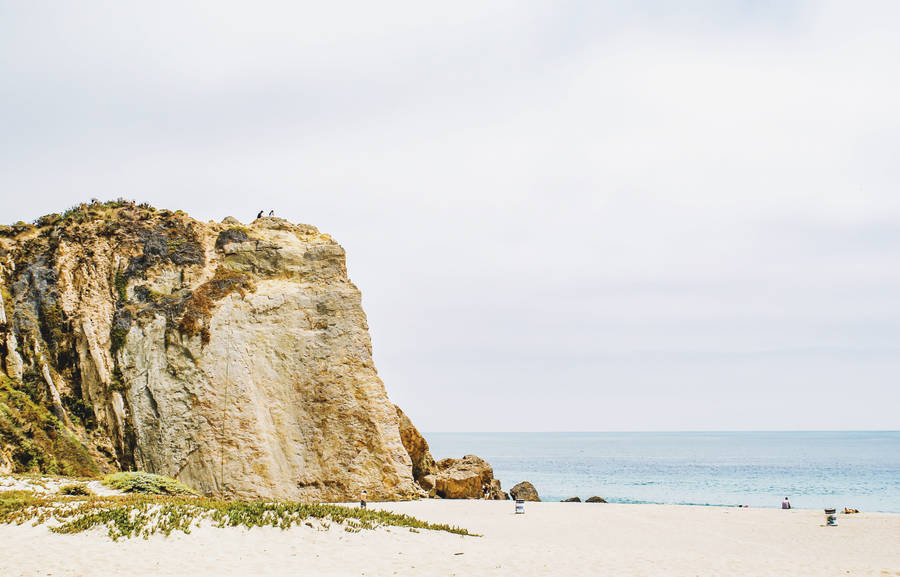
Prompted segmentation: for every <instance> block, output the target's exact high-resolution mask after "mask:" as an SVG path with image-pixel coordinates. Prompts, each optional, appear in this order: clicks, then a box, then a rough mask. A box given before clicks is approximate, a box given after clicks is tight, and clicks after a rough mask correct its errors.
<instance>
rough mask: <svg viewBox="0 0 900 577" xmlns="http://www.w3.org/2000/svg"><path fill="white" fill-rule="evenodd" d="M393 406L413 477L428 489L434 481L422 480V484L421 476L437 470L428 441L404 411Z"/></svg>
mask: <svg viewBox="0 0 900 577" xmlns="http://www.w3.org/2000/svg"><path fill="white" fill-rule="evenodd" d="M394 408H395V409H397V417H398V418H399V419H400V440H401V441H402V442H403V447H404V448H405V449H406V452H407V453H409V458H410V460H411V461H412V474H413V478H414V479H415V480H416V482H417V483H419V486H420V487H422V489H424V490H425V491H429V490H431V489H432V488H434V482H433V481H424V483H425V484H423V478H424V477H427V476H432V475H434V474H435V473H436V472H437V466H436V465H435V463H434V457H432V456H431V453H430V452H429V451H428V443H427V442H426V441H425V438H424V437H423V436H422V435H421V434H420V433H419V430H418V429H416V427H415V426H414V425H413V424H412V421H410V420H409V417H407V416H406V413H404V412H403V411H402V410H401V409H400V407H398V406H396V405H395V406H394ZM427 484H430V486H428V487H426V485H427Z"/></svg>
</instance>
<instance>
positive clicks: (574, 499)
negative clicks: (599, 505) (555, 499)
mask: <svg viewBox="0 0 900 577" xmlns="http://www.w3.org/2000/svg"><path fill="white" fill-rule="evenodd" d="M560 503H581V497H569V498H568V499H563V500H562V501H560Z"/></svg>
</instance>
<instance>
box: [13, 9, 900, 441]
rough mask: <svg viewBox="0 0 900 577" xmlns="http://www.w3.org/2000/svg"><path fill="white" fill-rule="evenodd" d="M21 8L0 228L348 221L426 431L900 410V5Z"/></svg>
mask: <svg viewBox="0 0 900 577" xmlns="http://www.w3.org/2000/svg"><path fill="white" fill-rule="evenodd" d="M136 6H140V4H139V3H130V2H129V3H118V2H87V1H79V2H71V3H64V2H39V1H34V2H30V1H29V2H10V1H5V0H0V135H2V137H0V194H2V204H0V221H2V222H4V223H11V222H14V221H17V220H25V221H31V220H34V219H35V218H37V217H38V216H40V215H42V214H46V213H50V212H59V211H62V210H64V209H65V208H67V207H68V206H71V205H73V204H76V203H78V202H82V201H86V200H88V199H90V198H91V197H97V198H100V199H104V200H105V199H112V198H116V197H125V198H131V199H135V200H139V201H148V202H150V203H152V204H154V205H155V206H158V207H165V208H171V209H179V208H180V209H183V210H186V211H187V212H189V213H190V214H191V215H192V216H194V217H196V218H198V219H201V220H206V219H216V220H219V219H221V218H223V217H225V216H227V215H233V216H235V217H238V218H239V219H241V220H242V221H245V222H248V221H250V220H252V218H253V217H254V216H255V214H256V213H257V212H258V211H259V210H261V209H264V210H266V211H268V210H270V209H275V210H276V212H277V214H278V215H279V216H282V217H285V218H288V219H290V220H291V221H294V222H305V223H310V224H314V225H316V226H318V227H319V228H320V229H322V230H323V231H325V232H329V233H331V234H332V235H333V236H334V237H335V238H336V239H337V240H338V242H340V243H341V244H342V245H343V246H344V247H345V248H346V249H347V255H348V256H347V259H348V265H349V269H350V275H351V278H352V279H353V281H354V282H355V283H356V284H357V285H358V286H359V287H360V289H361V290H362V293H363V305H364V307H365V309H366V312H367V314H368V317H369V325H370V328H371V332H372V338H373V341H374V347H375V361H376V365H377V366H378V368H379V372H380V374H381V376H382V378H383V379H384V381H385V384H386V386H387V389H388V393H389V394H390V396H391V398H392V399H393V400H394V401H395V402H397V403H398V404H399V405H401V406H402V407H403V408H404V409H405V410H406V411H407V412H408V413H409V414H410V416H411V417H412V418H413V420H414V422H415V423H416V424H417V425H418V426H419V428H420V429H422V430H424V431H455V430H457V431H528V430H538V431H542V430H598V431H603V430H707V429H715V430H722V429H898V428H900V417H898V407H900V384H898V381H900V105H898V103H900V74H898V62H900V34H898V33H897V31H898V30H900V3H898V2H893V1H890V0H886V1H884V2H863V1H852V2H851V1H847V2H836V3H835V2H826V1H820V2H791V1H788V0H783V1H782V0H778V1H776V0H772V1H763V0H761V1H750V0H743V1H727V0H719V1H709V2H703V1H681V2H662V1H660V2H621V3H604V2H600V1H586V2H565V1H559V0H557V1H553V2H524V1H511V2H489V1H485V0H478V1H473V2H465V1H458V0H457V1H456V2H449V3H428V2H421V1H410V2H399V3H398V2H387V1H384V0H382V1H379V2H358V3H344V2H308V3H301V2H285V3H280V4H276V3H266V2H259V1H257V2H252V3H251V2H241V3H237V2H222V1H217V2H209V3H207V4H201V3H199V2H197V3H187V2H160V1H154V2H147V3H144V4H143V5H142V6H141V7H136Z"/></svg>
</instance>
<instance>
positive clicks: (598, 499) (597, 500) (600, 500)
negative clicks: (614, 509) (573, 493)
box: [585, 495, 606, 503]
mask: <svg viewBox="0 0 900 577" xmlns="http://www.w3.org/2000/svg"><path fill="white" fill-rule="evenodd" d="M585 503H606V499H604V498H603V497H598V496H596V495H594V496H593V497H591V498H590V499H588V500H587V501H585Z"/></svg>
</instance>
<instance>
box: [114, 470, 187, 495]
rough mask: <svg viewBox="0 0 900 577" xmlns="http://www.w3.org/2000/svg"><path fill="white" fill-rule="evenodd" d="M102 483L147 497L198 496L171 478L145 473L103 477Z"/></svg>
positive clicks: (124, 472)
mask: <svg viewBox="0 0 900 577" xmlns="http://www.w3.org/2000/svg"><path fill="white" fill-rule="evenodd" d="M102 483H103V484H104V485H106V486H107V487H109V488H111V489H118V490H119V491H124V492H126V493H142V494H145V495H196V493H195V492H194V490H193V489H191V488H190V487H188V486H187V485H185V484H184V483H182V482H181V481H176V480H175V479H172V478H170V477H165V476H163V475H154V474H153V473H145V472H143V471H123V472H121V473H113V474H112V475H107V476H106V477H103V481H102Z"/></svg>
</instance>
